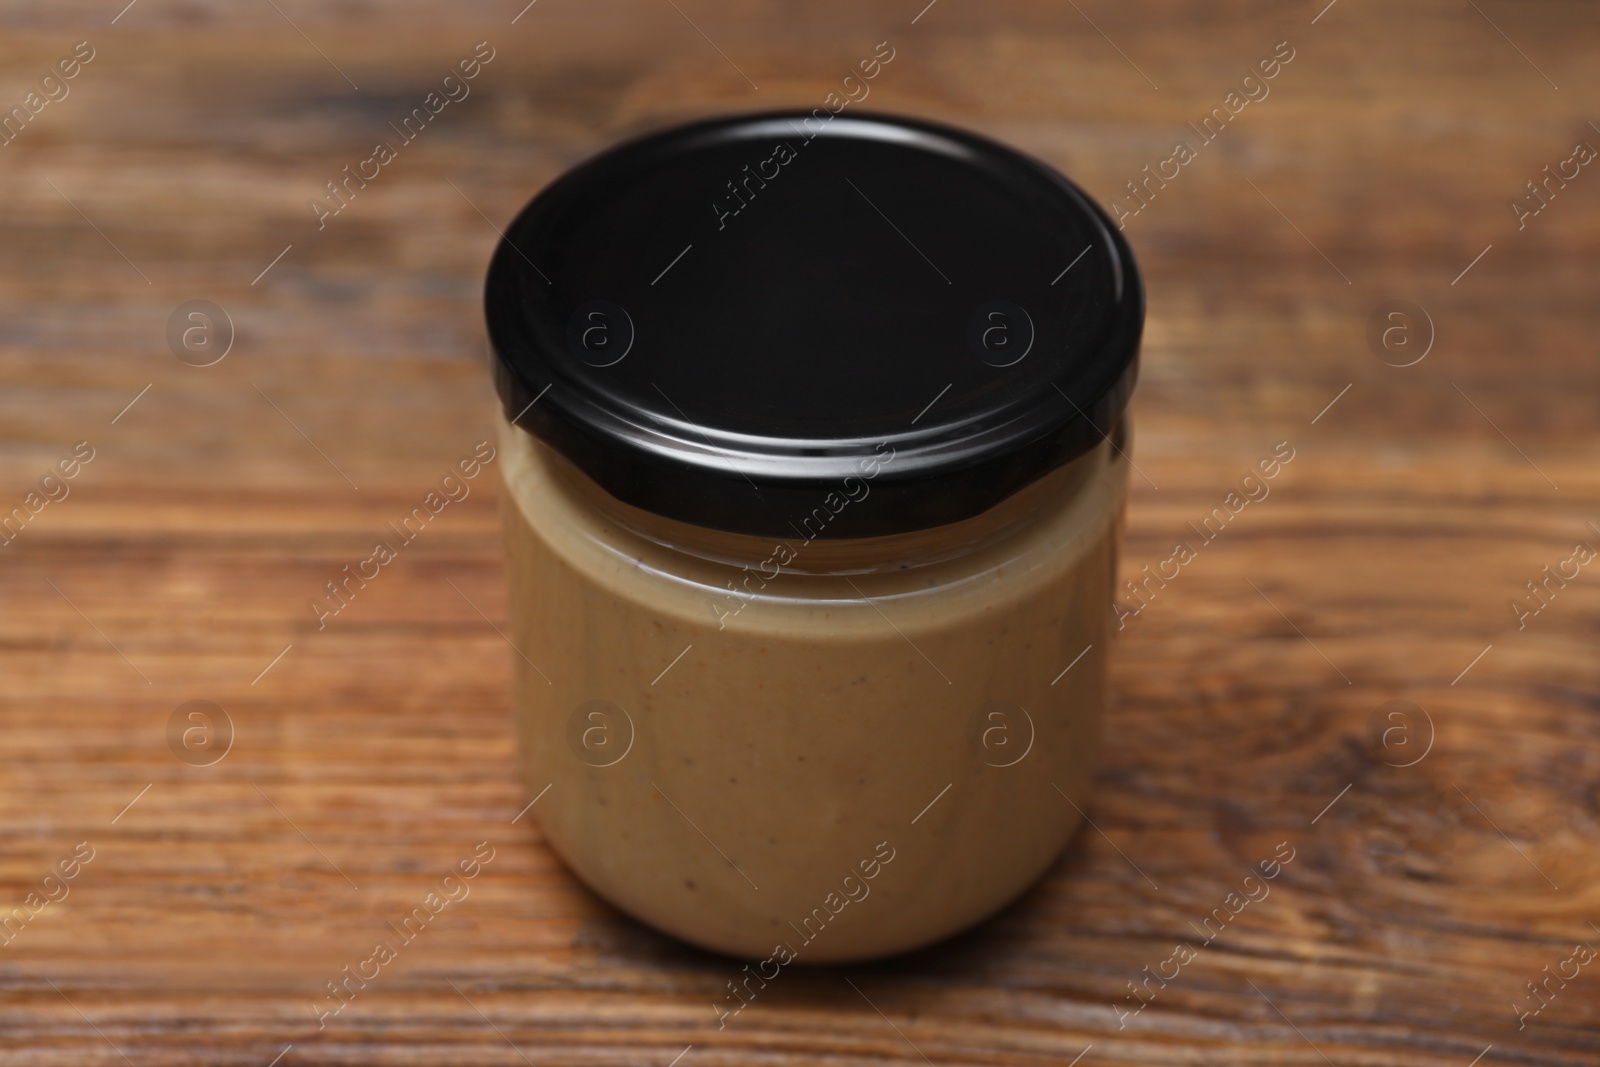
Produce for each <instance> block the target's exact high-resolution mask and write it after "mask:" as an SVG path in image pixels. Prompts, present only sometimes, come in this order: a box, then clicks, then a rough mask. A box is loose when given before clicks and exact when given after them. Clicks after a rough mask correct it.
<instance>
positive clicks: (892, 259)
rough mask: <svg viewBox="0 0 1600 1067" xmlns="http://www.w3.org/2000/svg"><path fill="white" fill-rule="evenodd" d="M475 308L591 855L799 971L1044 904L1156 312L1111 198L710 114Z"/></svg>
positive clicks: (899, 142)
mask: <svg viewBox="0 0 1600 1067" xmlns="http://www.w3.org/2000/svg"><path fill="white" fill-rule="evenodd" d="M823 114H825V112H824V113H823ZM486 307H487V315H488V327H489V337H490V343H491V347H492V349H493V354H494V357H495V360H494V365H495V370H496V384H497V387H498V390H499V393H500V397H501V400H502V402H503V411H504V419H503V421H502V426H501V441H502V448H501V459H502V471H503V474H504V477H505V482H506V486H507V500H506V505H505V526H506V535H507V552H508V564H509V574H510V581H511V627H512V633H511V637H512V640H513V641H514V643H515V644H516V646H517V649H518V652H519V654H518V655H517V656H516V657H514V663H515V666H516V695H515V713H516V719H517V724H518V735H519V747H520V753H521V759H522V766H523V771H524V775H525V778H526V782H527V786H528V789H529V791H530V796H539V797H540V798H541V799H540V800H539V803H538V805H537V806H536V807H535V808H534V809H533V810H534V811H535V812H536V813H537V815H538V818H539V821H540V824H541V826H542V827H543V831H544V834H545V837H546V838H547V840H548V841H549V843H550V845H551V847H552V848H553V849H554V850H555V851H556V852H557V853H558V854H559V855H560V856H561V857H562V858H563V859H564V860H565V861H566V863H567V864H568V865H569V866H570V867H571V868H572V870H573V871H574V872H575V873H576V874H577V875H578V876H579V877H580V878H581V879H582V880H583V881H584V882H586V883H587V884H588V885H589V886H590V887H592V888H593V889H594V890H595V891H596V892H597V893H599V894H600V895H601V896H603V897H605V898H606V899H607V900H609V901H611V902H612V903H613V904H615V905H616V906H617V907H619V908H621V909H622V910H624V911H626V912H627V913H629V914H630V915H633V916H635V917H637V918H639V919H641V920H643V921H645V922H647V923H650V924H651V925H653V926H656V927H658V928H659V929H662V930H664V931H667V932H668V933H671V934H674V935H676V936H678V937H680V938H682V939H684V940H686V941H689V942H692V943H694V944H696V945H700V946H703V947H705V948H709V949H714V950H717V951H721V952H726V953H729V954H732V955H735V956H739V957H744V958H757V959H760V958H767V959H773V960H775V961H776V962H778V963H787V962H790V961H791V960H792V961H798V962H802V963H824V962H835V961H844V960H858V959H864V958H870V957H876V956H883V955H887V954H891V953H895V952H901V951H904V950H907V949H911V948H915V947H918V946H920V945H924V944H927V943H929V942H931V941H934V940H937V939H939V938H942V937H945V936H947V935H949V934H952V933H954V932H956V931H958V930H960V929H962V928H964V927H967V926H969V925H971V924H973V923H975V922H977V921H978V920H980V919H983V918H984V917H986V916H988V915H990V914H992V913H993V912H994V911H996V910H997V909H999V908H1000V907H1001V906H1003V905H1004V904H1006V903H1007V902H1008V901H1010V900H1012V899H1013V898H1015V897H1016V896H1017V895H1018V894H1020V893H1021V892H1022V891H1023V890H1025V889H1026V888H1027V887H1028V886H1029V885H1030V884H1032V883H1033V882H1034V881H1035V880H1036V879H1037V878H1038V877H1039V876H1040V875H1041V874H1042V873H1043V872H1044V871H1045V870H1046V869H1047V868H1048V866H1049V865H1050V864H1051V862H1052V861H1053V860H1054V858H1055V857H1056V856H1057V855H1058V854H1059V852H1060V850H1061V849H1062V847H1063V846H1064V845H1065V843H1066V841H1067V839H1068V838H1069V837H1070V835H1071V834H1072V832H1073V830H1074V829H1075V828H1076V826H1077V824H1078V823H1079V821H1080V819H1081V817H1082V816H1081V809H1083V808H1084V807H1086V806H1087V803H1088V800H1087V797H1088V791H1089V786H1090V781H1091V778H1092V774H1093V766H1094V756H1095V750H1096V747H1097V737H1098V732H1099V720H1100V716H1101V710H1102V705H1103V703H1104V698H1105V677H1106V655H1107V653H1108V652H1109V647H1108V646H1109V639H1110V631H1111V627H1112V622H1113V614H1112V608H1111V604H1112V600H1113V582H1114V576H1115V570H1116V553H1117V540H1118V535H1119V530H1120V526H1121V516H1122V511H1123V501H1124V497H1125V491H1126V483H1127V468H1128V460H1127V455H1126V440H1125V433H1126V430H1125V423H1124V420H1123V410H1124V408H1125V406H1126V404H1127V399H1128V395H1129V393H1130V392H1131V390H1132V388H1133V381H1134V377H1135V370H1136V363H1137V351H1138V344H1139V337H1140V332H1141V329H1142V325H1143V315H1144V298H1143V291H1142V288H1141V284H1140V281H1139V278H1138V274H1137V271H1136V269H1135V267H1134V264H1133V261H1132V258H1131V254H1130V252H1129V249H1128V247H1127V245H1126V244H1125V243H1124V242H1123V240H1122V239H1121V237H1120V236H1119V235H1118V234H1117V232H1116V231H1115V230H1114V229H1113V227H1112V226H1111V225H1110V223H1109V221H1108V220H1107V218H1106V216H1105V214H1104V213H1103V212H1102V211H1101V210H1100V209H1099V208H1098V207H1097V206H1096V205H1094V204H1093V203H1092V202H1091V201H1090V200H1089V199H1088V198H1087V197H1086V196H1085V195H1084V194H1083V193H1082V192H1081V191H1080V190H1078V189H1077V188H1076V187H1075V186H1073V185H1072V184H1071V183H1069V182H1068V181H1067V180H1066V179H1064V178H1063V177H1061V176H1060V175H1059V174H1057V173H1056V172H1055V171H1053V170H1051V169H1050V168H1048V167H1046V166H1044V165H1043V164H1040V163H1038V162H1036V161H1034V160H1032V159H1030V158H1028V157H1026V156H1023V155H1021V154H1018V153H1016V152H1015V151H1013V150H1011V149H1008V148H1005V147H1003V146H1001V145H998V144H995V143H993V142H991V141H988V140H986V139H983V138H979V137H976V136H973V135H971V134H967V133H963V132H958V131H955V130H951V129H946V128H943V127H939V126H934V125H930V124H927V123H923V122H919V121H910V120H904V119H894V118H888V117H881V116H870V115H868V116H859V117H857V116H852V117H850V118H845V117H843V116H840V117H833V118H830V119H828V120H826V121H823V120H821V119H819V118H817V117H816V116H813V115H810V114H805V115H802V114H793V115H791V114H768V115H758V116H751V117H739V118H733V119H721V120H715V121H711V122H705V123H700V124H697V125H693V126H688V127H684V128H680V129H676V130H671V131H668V132H666V133H662V134H658V135H655V136H651V137H647V138H645V139H642V140H638V141H634V142H631V143H629V144H625V145H623V146H622V147H619V148H616V149H613V150H611V151H609V152H607V153H605V154H603V155H601V156H599V157H598V158H596V159H594V160H592V161H590V162H589V163H586V164H584V165H582V166H580V167H578V168H576V169H574V170H572V171H570V172H569V173H567V174H566V175H565V176H563V177H562V178H560V179H559V180H558V181H556V182H555V183H554V184H552V185H551V186H550V187H549V188H547V189H546V190H545V191H544V192H543V193H541V194H540V195H539V196H538V197H537V198H536V199H535V200H534V201H533V202H532V203H531V204H530V205H529V206H528V207H527V208H526V209H525V210H524V211H523V212H522V214H521V215H520V216H519V217H518V218H517V220H516V221H515V222H514V223H513V224H512V226H511V227H510V228H509V229H508V230H507V231H506V236H505V239H504V240H503V241H502V242H501V244H500V246H499V248H498V250H497V251H496V253H495V256H494V259H493V261H492V263H491V265H490V269H489V277H488V283H487V292H486Z"/></svg>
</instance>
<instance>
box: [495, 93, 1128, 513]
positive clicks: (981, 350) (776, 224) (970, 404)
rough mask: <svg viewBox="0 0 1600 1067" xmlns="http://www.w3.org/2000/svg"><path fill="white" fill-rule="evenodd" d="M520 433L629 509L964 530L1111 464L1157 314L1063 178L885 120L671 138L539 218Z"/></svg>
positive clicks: (499, 258)
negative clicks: (1092, 466) (1104, 448)
mask: <svg viewBox="0 0 1600 1067" xmlns="http://www.w3.org/2000/svg"><path fill="white" fill-rule="evenodd" d="M484 303H485V309H486V313H487V316H488V328H489V340H490V344H491V346H492V348H493V350H494V353H495V355H496V357H497V358H496V361H495V379H496V385H497V387H498V389H499V393H500V397H501V400H502V401H503V403H504V405H505V412H506V417H507V418H508V419H510V420H512V421H513V422H515V423H516V424H517V425H518V426H520V427H522V428H523V429H525V430H527V431H528V432H530V433H533V434H534V435H536V436H537V437H539V438H540V439H542V440H543V441H545V442H547V443H548V444H549V445H550V446H552V447H553V448H555V449H556V450H557V451H559V452H561V453H562V454H563V455H565V456H566V457H567V458H569V459H570V460H571V461H572V462H573V463H574V464H576V465H577V466H578V467H579V468H580V469H581V470H583V471H585V472H586V473H587V474H588V475H589V476H590V477H591V478H593V479H594V480H595V481H596V482H597V483H598V484H599V485H600V486H601V487H602V488H604V489H605V490H606V491H607V492H609V493H610V494H611V495H613V496H615V497H617V498H618V499H619V500H622V501H624V502H626V503H628V504H632V505H634V506H636V507H639V508H643V509H645V510H647V511H651V512H654V513H656V514H659V515H663V516H666V517H668V518H672V519H677V520H680V521H683V522H688V523H693V524H695V525H698V526H706V527H711V528H715V529H719V530H727V531H732V532H737V533H748V534H762V535H772V536H778V537H791V536H793V535H794V534H795V533H797V532H798V530H799V528H800V525H801V523H802V520H804V519H806V518H807V517H812V516H814V515H815V514H816V512H817V509H819V508H821V509H824V511H823V514H824V515H826V516H827V517H828V520H829V521H827V522H826V523H822V524H821V525H820V528H819V524H818V522H817V521H815V519H813V521H812V522H809V523H806V525H805V528H806V530H807V531H809V532H810V533H811V534H812V535H813V536H822V537H864V536H876V535H881V534H894V533H901V532H906V531H910V530H917V529H922V528H925V527H930V526H938V525H942V524H945V523H950V522H955V521H957V520H959V519H964V518H968V517H971V516H973V515H976V514H978V513H979V512H982V511H985V510H987V509H988V508H989V507H991V506H993V505H994V504H996V503H998V502H999V501H1001V500H1002V499H1004V498H1005V497H1007V496H1009V495H1010V494H1012V493H1014V492H1016V491H1017V490H1018V489H1020V488H1022V487H1023V486H1025V485H1027V484H1028V483H1029V482H1032V481H1034V480H1035V479H1037V478H1039V477H1040V476H1041V475H1043V474H1045V473H1047V472H1048V471H1050V470H1052V469H1054V468H1056V467H1059V466H1061V465H1062V464H1064V463H1066V462H1068V461H1069V460H1071V459H1073V458H1075V457H1077V456H1079V455H1081V454H1083V453H1084V452H1086V451H1088V450H1089V449H1090V448H1092V447H1094V446H1095V445H1096V444H1098V443H1099V442H1100V441H1101V440H1102V438H1103V437H1104V436H1105V435H1106V434H1107V433H1109V432H1110V431H1111V429H1112V428H1113V427H1114V426H1115V425H1116V423H1117V421H1118V419H1119V418H1120V417H1121V415H1122V411H1123V408H1124V407H1125V406H1126V404H1127V400H1128V394H1129V393H1130V392H1131V391H1132V389H1133V382H1134V377H1135V373H1136V365H1137V354H1138V346H1139V336H1140V332H1141V330H1142V328H1143V323H1144V293H1143V288H1142V286H1141V283H1140V281H1139V275H1138V271H1137V269H1136V267H1135V266H1134V263H1133V257H1132V253H1131V252H1130V250H1129V248H1128V246H1127V243H1126V242H1125V241H1123V239H1122V238H1121V236H1120V235H1119V234H1118V233H1117V232H1116V230H1115V229H1114V228H1113V227H1112V226H1111V224H1110V222H1109V220H1108V219H1107V218H1106V215H1105V213H1104V212H1103V211H1102V210H1101V209H1100V208H1099V207H1098V206H1097V205H1095V204H1094V203H1093V202H1092V201H1091V200H1090V199H1089V198H1088V197H1087V196H1086V195H1085V194H1084V193H1083V192H1082V191H1081V190H1080V189H1078V188H1077V186H1075V185H1073V184H1072V183H1071V182H1069V181H1067V180H1066V179H1065V178H1063V177H1062V176H1061V175H1060V174H1058V173H1057V172H1055V171H1054V170H1052V169H1051V168H1049V167H1047V166H1045V165H1044V164H1042V163H1039V162H1037V161H1035V160H1033V159H1031V158H1029V157H1027V156H1024V155H1022V154H1020V153H1018V152H1015V151H1013V150H1012V149H1009V148H1006V147H1004V146H1002V145H999V144H996V143H995V142H993V141H989V140H987V139H985V138H981V137H977V136H974V135H972V134H969V133H964V132H960V131H957V130H952V129H948V128H945V127H940V126H935V125H932V124H929V123H925V122H919V121H911V120H906V119H896V118H888V117H884V116H877V115H859V116H858V115H850V116H848V117H847V116H845V115H839V116H830V115H829V114H828V112H827V111H825V110H822V109H818V110H817V111H815V112H810V113H794V114H766V115H755V116H747V117H739V118H730V119H717V120H714V121H710V122H703V123H699V124H696V125H691V126H686V127H682V128H679V129H674V130H669V131H667V132H665V133H660V134H656V135H653V136H650V137H646V138H644V139H642V140H637V141H633V142H630V143H628V144H624V145H622V146H620V147H618V148H614V149H612V150H611V151H608V152H606V153H604V154H603V155H601V156H599V157H597V158H595V159H593V160H590V161H589V162H588V163H585V164H583V165H581V166H579V167H576V168H574V169H573V170H571V171H569V172H568V173H567V174H565V175H564V176H563V177H561V178H560V179H558V180H557V181H556V182H555V183H554V184H552V185H550V186H549V187H548V188H547V189H545V190H544V192H542V193H540V194H539V196H538V197H536V198H535V199H534V200H533V202H532V203H531V204H529V205H528V207H527V208H526V209H525V210H524V211H523V212H522V214H521V215H519V216H518V217H517V219H516V221H515V222H514V223H512V225H511V227H510V228H509V229H508V230H507V231H506V233H505V239H504V240H502V241H501V242H500V245H499V247H498V248H497V249H496V251H495V254H494V258H493V260H492V261H491V263H490V265H489V276H488V282H487V284H486V292H485V300H484Z"/></svg>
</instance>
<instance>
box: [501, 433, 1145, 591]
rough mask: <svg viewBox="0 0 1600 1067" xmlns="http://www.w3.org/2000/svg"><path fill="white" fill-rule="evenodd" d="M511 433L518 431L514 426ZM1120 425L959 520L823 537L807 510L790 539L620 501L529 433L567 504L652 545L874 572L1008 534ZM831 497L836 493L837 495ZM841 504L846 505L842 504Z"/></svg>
mask: <svg viewBox="0 0 1600 1067" xmlns="http://www.w3.org/2000/svg"><path fill="white" fill-rule="evenodd" d="M516 432H517V433H525V431H522V430H520V429H518V430H516ZM1123 433H1124V430H1123V427H1122V426H1121V425H1119V426H1118V428H1117V429H1116V430H1115V431H1113V437H1112V438H1110V439H1106V440H1102V441H1101V443H1100V444H1099V445H1098V446H1097V447H1095V448H1093V449H1091V450H1089V451H1088V452H1086V453H1084V454H1083V455H1082V456H1079V457H1078V458H1077V459H1074V460H1073V461H1072V462H1070V463H1067V464H1065V465H1064V466H1061V467H1058V468H1056V469H1055V470H1053V471H1051V472H1049V473H1048V474H1046V475H1044V476H1043V477H1042V478H1039V479H1038V480H1036V481H1034V482H1032V483H1030V484H1029V485H1027V486H1025V487H1023V488H1022V489H1020V490H1018V491H1017V492H1016V493H1013V494H1012V495H1011V496H1009V497H1007V498H1006V499H1005V500H1002V501H1001V502H1000V503H998V504H996V505H995V506H994V507H992V508H990V509H988V510H987V511H984V512H982V513H981V514H978V515H974V516H973V517H971V518H968V519H963V520H961V521H960V522H954V523H949V524H947V525H944V526H935V527H931V528H929V529H924V530H911V531H907V532H905V533H898V534H890V535H887V536H880V537H859V538H823V537H811V536H808V535H807V532H806V528H807V526H808V525H809V523H808V522H807V520H808V519H809V518H810V516H797V517H796V522H795V523H793V524H791V525H792V527H793V528H794V530H795V536H794V537H792V538H773V537H760V536H755V535H751V534H742V533H730V532H728V531H726V530H716V529H712V528H710V527H705V526H695V525H693V524H691V523H685V522H679V521H677V520H676V519H668V518H664V517H662V516H660V515H657V514H654V513H653V512H649V511H644V510H642V509H640V508H637V507H634V506H633V505H631V504H626V503H624V502H623V501H621V500H618V499H617V498H616V497H614V496H612V495H611V494H610V493H607V492H606V491H605V490H604V489H602V488H600V486H599V485H598V484H597V483H595V481H594V480H593V479H591V478H590V477H589V476H588V475H586V474H584V473H583V472H582V471H581V470H579V469H578V468H577V467H576V466H575V465H574V464H573V463H572V462H571V461H570V460H568V459H567V458H566V457H565V456H562V455H560V454H559V453H557V452H556V451H555V450H554V449H551V448H550V447H549V446H547V445H545V444H544V443H543V442H542V441H539V440H538V439H536V438H531V437H530V442H531V445H532V447H533V448H534V449H535V451H536V452H537V453H538V454H539V456H540V457H541V458H542V459H543V460H544V465H545V467H546V469H547V470H548V471H549V474H550V477H551V479H552V480H553V482H554V483H555V485H556V486H557V487H558V488H559V489H560V491H561V492H563V493H564V494H566V495H568V496H569V497H570V498H571V499H572V500H573V501H574V503H576V504H578V505H579V506H580V507H584V508H587V509H589V510H591V511H593V512H595V513H598V514H599V515H600V516H602V517H603V518H604V519H606V520H607V521H609V522H610V523H612V524H614V525H615V526H617V527H619V528H620V529H622V530H624V531H626V532H627V533H629V534H632V535H634V536H636V537H639V538H642V539H644V540H646V541H649V542H651V543H652V544H655V545H658V546H660V547H662V548H665V549H668V550H670V551H674V552H680V553H683V554H685V555H689V556H693V557H696V558H698V559H702V560H706V561H708V562H711V563H718V564H724V565H727V566H733V567H740V568H758V569H760V570H761V571H762V572H763V573H765V574H767V575H768V576H769V577H775V576H776V575H778V574H829V575H849V574H873V573H881V572H886V571H904V570H910V569H912V568H916V567H925V566H929V565H932V564H936V563H943V562H945V561H948V560H952V559H957V558H959V557H961V556H965V555H968V554H971V553H974V552H977V551H979V550H981V549H984V548H987V547H988V546H990V545H993V544H995V543H997V542H999V541H1002V540H1005V539H1007V538H1009V537H1013V536H1015V535H1016V534H1018V533H1021V532H1022V531H1024V530H1026V529H1027V528H1028V527H1030V526H1032V525H1034V524H1035V523H1037V522H1038V521H1040V519H1042V518H1043V517H1044V516H1046V515H1049V514H1052V513H1054V511H1055V509H1056V508H1058V507H1060V506H1062V505H1064V504H1066V503H1067V502H1068V501H1070V500H1071V499H1072V498H1073V497H1075V496H1076V495H1078V494H1079V493H1080V492H1082V491H1083V490H1084V488H1085V487H1086V486H1087V485H1089V484H1090V482H1091V481H1092V480H1093V479H1094V478H1095V476H1096V475H1097V474H1100V473H1101V472H1103V471H1104V469H1105V468H1106V466H1107V465H1108V464H1109V462H1110V457H1111V449H1112V447H1113V445H1115V447H1118V448H1120V447H1121V445H1120V444H1119V443H1117V442H1119V441H1120V439H1121V438H1122V436H1123ZM836 496H837V494H836ZM842 506H843V507H849V506H850V502H848V501H847V502H845V503H844V504H843V505H842Z"/></svg>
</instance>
